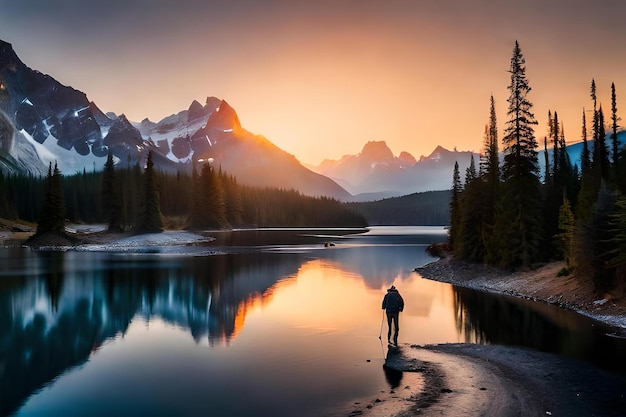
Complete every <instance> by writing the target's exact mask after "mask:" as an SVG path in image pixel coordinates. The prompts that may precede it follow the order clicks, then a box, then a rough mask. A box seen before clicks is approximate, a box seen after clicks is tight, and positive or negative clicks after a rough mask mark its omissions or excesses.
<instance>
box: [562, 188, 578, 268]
mask: <svg viewBox="0 0 626 417" xmlns="http://www.w3.org/2000/svg"><path fill="white" fill-rule="evenodd" d="M575 229H576V219H575V218H574V213H573V212H572V206H571V205H570V203H569V199H568V198H567V195H564V196H563V204H562V205H561V208H560V209H559V235H558V238H559V239H560V241H561V245H562V251H563V258H564V259H565V265H566V268H567V269H568V270H570V269H571V268H573V267H574V265H575V264H574V262H575V257H574V236H575V233H574V232H575Z"/></svg>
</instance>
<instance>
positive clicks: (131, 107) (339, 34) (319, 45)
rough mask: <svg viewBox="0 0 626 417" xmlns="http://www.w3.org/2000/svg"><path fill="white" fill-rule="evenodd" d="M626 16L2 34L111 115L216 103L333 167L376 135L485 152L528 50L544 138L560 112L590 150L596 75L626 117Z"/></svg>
mask: <svg viewBox="0 0 626 417" xmlns="http://www.w3.org/2000/svg"><path fill="white" fill-rule="evenodd" d="M624 16H626V2H624V1H621V0H596V1H589V0H585V1H583V0H569V1H552V0H521V1H508V0H502V1H489V0H471V1H469V0H432V1H431V0H414V1H408V0H407V1H398V0H388V1H367V0H361V1H358V0H334V1H325V0H322V1H313V0H311V1H299V0H292V1H286V0H284V1H283V0H281V1H260V0H255V1H253V0H243V1H236V0H233V1H201V0H110V1H88V2H86V1H82V0H81V1H79V0H59V1H54V2H52V1H49V0H28V1H23V0H0V39H2V40H4V41H7V42H10V43H12V44H13V48H14V49H15V51H16V53H17V54H18V56H20V58H21V59H22V60H23V61H24V62H25V63H26V64H27V65H29V66H30V67H32V68H34V69H37V70H40V71H41V72H44V73H47V74H50V75H51V76H53V77H54V78H56V79H57V80H58V81H60V82H61V83H63V84H66V85H71V86H73V87H74V88H77V89H79V90H81V91H83V92H85V93H86V94H87V96H88V98H89V99H90V100H93V101H95V102H96V104H97V105H98V106H99V107H100V108H101V109H102V110H104V111H113V112H116V113H118V114H120V113H125V114H126V115H127V116H128V117H129V118H130V119H131V120H135V121H140V120H142V119H143V118H145V117H148V118H149V119H150V120H153V121H159V120H160V119H162V118H163V117H165V116H168V115H170V114H172V113H177V112H178V111H180V110H184V109H187V108H188V106H189V104H190V103H191V102H192V101H193V100H198V101H200V102H201V103H204V100H205V98H206V97H207V96H216V97H219V98H222V99H225V100H226V101H228V102H229V103H230V104H231V105H232V106H233V107H234V108H235V109H236V110H237V112H238V114H239V118H240V120H241V122H242V124H243V126H244V127H245V128H246V129H248V130H249V131H251V132H253V133H256V134H262V135H264V136H266V137H267V138H268V139H270V140H271V141H272V142H273V143H275V144H276V145H278V146H279V147H281V148H282V149H284V150H286V151H287V152H289V153H292V154H294V155H295V156H296V157H297V158H298V159H300V160H301V161H303V162H306V163H312V164H318V163H319V162H321V160H322V159H324V158H331V159H338V158H339V157H341V156H342V155H344V154H355V153H358V152H359V151H360V150H361V148H362V146H363V145H364V144H365V142H367V141H370V140H385V141H386V142H387V144H388V145H389V147H390V148H391V149H392V151H393V152H394V154H396V155H397V154H399V153H400V151H403V150H405V151H409V152H411V153H412V154H413V155H414V156H415V157H417V158H419V156H420V155H426V154H429V153H430V152H431V151H432V150H433V149H434V147H435V146H436V145H443V146H444V147H446V148H448V149H452V148H454V147H457V148H458V149H459V150H474V151H480V149H481V146H482V140H483V128H484V125H485V123H486V121H487V118H488V113H489V96H490V95H491V94H493V95H494V97H495V99H496V104H497V109H496V110H497V116H498V121H499V127H500V133H501V132H502V130H503V127H504V122H505V120H506V109H507V103H506V99H507V97H508V91H507V85H508V83H509V74H508V73H507V70H508V68H509V61H510V58H511V51H512V49H513V44H514V42H515V40H516V39H517V40H519V42H520V46H521V48H522V52H523V54H524V56H525V58H526V63H527V76H528V80H529V82H530V85H531V87H532V89H533V91H531V93H530V96H529V98H530V100H531V101H532V102H533V103H534V105H535V106H534V112H535V115H536V118H537V121H538V122H539V125H538V126H537V127H536V136H537V138H538V140H539V141H540V143H543V136H544V135H545V133H546V131H547V127H546V122H547V113H548V110H549V109H551V110H553V111H554V110H556V111H557V112H558V113H559V117H560V119H561V120H562V121H564V127H565V133H566V136H567V140H568V142H574V141H578V140H580V138H581V115H582V110H583V107H586V108H590V107H591V106H592V103H591V100H590V98H589V85H590V82H591V79H592V78H595V80H596V84H597V86H598V96H599V100H600V102H601V103H602V104H603V106H604V108H605V109H606V110H607V111H608V110H610V85H611V82H615V84H616V88H617V98H618V108H624V109H626V104H623V105H620V103H621V102H624V103H626V65H625V64H626V63H625V61H626V53H625V51H624V42H625V41H626V24H624V22H623V20H624ZM622 98H623V100H622ZM618 113H619V112H618ZM622 117H623V118H624V119H625V120H626V115H622Z"/></svg>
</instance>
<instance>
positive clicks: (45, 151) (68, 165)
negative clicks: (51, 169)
mask: <svg viewBox="0 0 626 417" xmlns="http://www.w3.org/2000/svg"><path fill="white" fill-rule="evenodd" d="M20 133H21V134H22V136H24V138H26V140H27V141H28V143H29V144H30V145H32V146H33V148H34V149H35V152H37V156H38V157H39V160H40V161H41V162H43V163H44V165H45V166H46V167H47V166H48V165H49V164H52V165H54V164H57V167H58V168H59V170H60V171H61V172H63V173H64V174H68V175H71V174H74V173H81V172H83V171H84V170H92V169H93V170H98V171H99V170H101V169H102V167H103V166H104V163H105V162H106V157H98V156H95V155H94V154H93V153H89V155H86V156H83V155H80V154H78V153H76V152H74V151H73V150H68V149H65V148H63V147H61V146H58V145H57V140H56V138H55V137H54V136H52V135H50V136H48V139H46V140H45V141H44V143H39V142H37V141H36V140H35V139H34V138H33V137H32V136H31V135H30V134H28V132H26V131H25V130H24V129H22V130H20Z"/></svg>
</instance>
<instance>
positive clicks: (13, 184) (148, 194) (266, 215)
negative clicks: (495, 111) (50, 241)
mask: <svg viewBox="0 0 626 417" xmlns="http://www.w3.org/2000/svg"><path fill="white" fill-rule="evenodd" d="M150 162H151V159H150V158H149V159H148V165H147V166H146V167H145V168H144V169H142V168H141V167H139V165H134V166H132V167H130V168H123V167H122V168H119V167H117V166H115V165H114V164H113V160H112V158H111V157H109V159H108V161H107V163H106V164H105V169H104V171H102V172H86V171H83V172H82V173H80V174H75V175H70V176H63V175H62V173H60V172H59V171H58V169H57V168H56V167H54V169H53V167H52V166H50V170H49V173H48V177H47V178H46V177H44V178H41V177H36V176H32V175H21V174H3V173H2V172H0V217H3V218H9V219H17V218H19V219H22V220H26V221H31V222H39V223H40V224H44V226H45V225H47V224H53V223H54V224H55V226H54V227H51V228H49V229H48V230H39V231H38V233H44V232H46V231H55V230H56V231H58V230H59V227H58V219H59V218H60V219H61V222H62V223H63V221H64V220H69V221H71V222H77V223H80V222H84V223H106V224H108V225H109V229H110V230H113V231H158V230H161V229H162V228H163V227H166V228H196V229H200V228H229V227H243V226H257V227H263V226H358V227H362V226H366V225H367V223H366V220H365V218H364V217H363V216H362V215H361V214H359V213H357V212H355V211H354V210H352V209H351V208H350V207H347V206H346V205H345V204H343V203H340V202H339V201H337V200H335V199H332V198H326V197H309V196H304V195H302V194H300V193H299V192H297V191H294V190H282V189H275V188H258V187H251V186H243V185H240V184H238V183H237V181H236V179H235V178H234V177H232V176H230V175H228V174H226V173H225V172H222V171H219V170H215V169H214V168H213V167H211V166H210V165H208V164H205V165H202V166H199V167H196V169H195V170H194V174H193V175H185V174H182V173H178V174H171V173H165V172H159V171H156V170H155V169H154V166H153V165H152V164H151V163H150ZM50 217H54V218H55V219H57V220H54V221H52V220H51V219H50ZM44 229H46V227H44Z"/></svg>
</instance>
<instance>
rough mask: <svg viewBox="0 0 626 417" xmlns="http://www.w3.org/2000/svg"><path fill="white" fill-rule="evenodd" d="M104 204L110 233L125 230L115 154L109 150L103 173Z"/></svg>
mask: <svg viewBox="0 0 626 417" xmlns="http://www.w3.org/2000/svg"><path fill="white" fill-rule="evenodd" d="M102 203H103V206H104V207H103V213H104V217H105V220H106V222H107V223H108V225H109V230H110V231H122V230H124V223H125V222H124V216H123V211H122V198H121V192H120V186H119V183H118V181H117V176H116V175H115V166H114V163H113V153H112V152H111V150H109V154H108V156H107V161H106V163H105V164H104V171H103V172H102Z"/></svg>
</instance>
